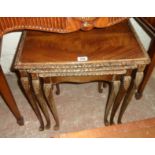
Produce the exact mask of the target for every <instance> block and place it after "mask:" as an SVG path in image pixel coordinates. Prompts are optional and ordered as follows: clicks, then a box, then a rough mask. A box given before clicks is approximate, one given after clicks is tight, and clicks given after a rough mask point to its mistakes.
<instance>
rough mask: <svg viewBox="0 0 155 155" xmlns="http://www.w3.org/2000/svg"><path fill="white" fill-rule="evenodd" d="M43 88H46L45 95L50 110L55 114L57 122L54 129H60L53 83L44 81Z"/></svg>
mask: <svg viewBox="0 0 155 155" xmlns="http://www.w3.org/2000/svg"><path fill="white" fill-rule="evenodd" d="M43 90H44V93H45V97H46V100H47V102H48V105H49V108H50V110H51V112H52V114H53V117H54V120H55V122H56V125H55V126H54V130H58V129H59V124H60V123H59V117H58V113H57V109H56V105H55V101H54V98H53V91H52V83H46V82H45V81H44V84H43Z"/></svg>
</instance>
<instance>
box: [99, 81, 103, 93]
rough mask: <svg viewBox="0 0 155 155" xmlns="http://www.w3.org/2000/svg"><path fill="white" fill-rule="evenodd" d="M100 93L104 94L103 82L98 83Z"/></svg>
mask: <svg viewBox="0 0 155 155" xmlns="http://www.w3.org/2000/svg"><path fill="white" fill-rule="evenodd" d="M98 92H99V93H102V92H103V88H102V82H98Z"/></svg>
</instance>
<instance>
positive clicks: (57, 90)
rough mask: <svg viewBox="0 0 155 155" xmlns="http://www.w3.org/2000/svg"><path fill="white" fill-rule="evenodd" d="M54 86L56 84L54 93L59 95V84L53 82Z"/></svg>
mask: <svg viewBox="0 0 155 155" xmlns="http://www.w3.org/2000/svg"><path fill="white" fill-rule="evenodd" d="M55 86H56V92H55V93H56V94H57V95H60V86H59V84H55Z"/></svg>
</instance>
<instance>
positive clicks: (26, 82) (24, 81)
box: [20, 72, 44, 131]
mask: <svg viewBox="0 0 155 155" xmlns="http://www.w3.org/2000/svg"><path fill="white" fill-rule="evenodd" d="M23 75H24V76H23ZM20 82H21V85H22V87H23V90H24V92H25V95H26V97H27V99H28V100H29V103H30V104H31V106H32V108H33V110H34V112H35V114H36V116H37V118H38V120H39V122H40V127H39V130H40V131H43V130H44V122H43V119H42V116H41V113H40V111H39V108H38V105H37V103H36V100H35V98H34V96H33V95H32V87H31V82H30V79H29V77H28V74H27V73H26V72H20Z"/></svg>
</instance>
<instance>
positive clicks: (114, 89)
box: [104, 81, 120, 126]
mask: <svg viewBox="0 0 155 155" xmlns="http://www.w3.org/2000/svg"><path fill="white" fill-rule="evenodd" d="M119 87H120V81H112V83H111V84H110V88H109V97H108V101H107V104H106V108H105V113H104V123H105V125H106V126H107V125H109V124H110V123H109V121H108V115H109V112H110V109H111V107H112V105H113V103H114V101H115V98H116V95H117V93H118V90H119Z"/></svg>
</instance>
